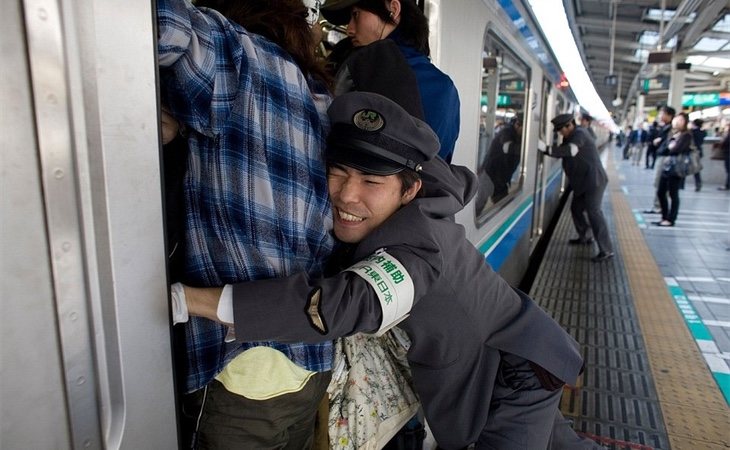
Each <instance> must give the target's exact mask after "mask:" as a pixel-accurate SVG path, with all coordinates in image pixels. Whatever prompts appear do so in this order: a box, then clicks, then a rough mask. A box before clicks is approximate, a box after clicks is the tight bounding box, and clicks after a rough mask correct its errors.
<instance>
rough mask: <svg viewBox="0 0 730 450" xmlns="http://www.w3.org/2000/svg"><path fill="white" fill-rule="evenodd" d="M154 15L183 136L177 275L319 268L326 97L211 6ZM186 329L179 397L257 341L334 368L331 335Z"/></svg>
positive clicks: (212, 277) (210, 280)
mask: <svg viewBox="0 0 730 450" xmlns="http://www.w3.org/2000/svg"><path fill="white" fill-rule="evenodd" d="M157 20H158V26H159V31H158V32H159V42H158V51H159V61H160V66H161V84H162V100H163V103H164V104H165V105H166V106H167V107H168V108H169V109H170V110H171V112H172V114H173V115H174V116H175V117H176V118H177V119H178V120H179V121H180V122H182V123H183V124H185V126H186V127H187V128H188V130H189V131H190V134H189V139H188V142H189V146H190V153H189V157H188V171H187V173H186V175H185V181H184V195H185V208H186V219H185V222H186V223H185V234H186V236H185V246H186V254H185V271H184V272H185V273H184V274H183V279H184V281H185V282H186V283H187V284H190V285H193V286H222V285H224V284H231V283H237V282H242V281H247V280H254V279H262V278H272V277H282V276H286V275H288V274H291V273H294V272H298V271H306V272H308V273H309V274H311V275H312V276H317V275H320V274H321V272H322V269H323V264H324V261H325V258H326V257H328V256H329V254H330V253H331V251H332V248H333V245H334V240H333V237H332V233H331V230H332V216H331V214H332V213H331V209H330V204H329V198H328V194H327V179H326V172H325V166H324V163H323V160H324V157H323V152H324V148H325V138H326V135H327V132H328V131H329V130H328V128H329V121H328V119H327V116H326V108H327V106H328V105H329V102H330V100H331V98H330V96H329V95H328V94H326V91H325V90H324V89H322V88H321V87H317V85H316V84H315V83H314V82H313V81H311V80H308V79H307V78H305V76H304V75H303V74H302V72H301V71H300V70H299V68H298V67H297V65H296V64H295V63H294V61H293V60H292V58H291V57H290V56H289V55H288V54H287V53H286V52H285V51H284V50H282V49H281V48H280V47H278V46H277V45H275V44H273V43H272V42H270V41H268V40H267V39H265V38H263V37H261V36H259V35H256V34H252V33H249V32H247V31H246V30H245V29H243V28H242V27H240V26H238V25H236V24H234V23H231V22H229V21H228V20H226V19H225V18H224V17H223V16H222V15H220V14H219V13H217V12H216V11H213V10H208V9H204V8H201V9H196V8H195V7H193V6H192V5H190V4H189V3H188V2H187V1H183V0H158V2H157ZM185 326H186V327H187V330H186V335H187V347H188V353H187V358H188V376H187V386H186V391H187V392H191V391H194V390H197V389H199V388H201V387H203V386H205V385H206V384H207V383H208V382H209V381H210V380H211V379H213V377H214V376H215V375H216V374H218V372H220V371H221V370H222V368H223V367H224V366H225V364H226V363H227V362H228V361H230V360H231V359H232V358H233V357H234V356H236V355H237V354H239V353H240V352H242V351H243V350H246V349H248V348H251V347H254V346H259V345H266V346H269V347H273V348H276V349H278V350H280V351H282V352H283V353H284V354H286V355H287V356H288V357H289V358H290V359H291V360H292V361H294V362H295V363H296V364H298V365H300V366H302V367H304V368H306V369H309V370H312V371H323V370H329V369H330V368H331V366H332V344H331V343H330V342H328V343H324V344H317V345H309V344H280V343H275V342H256V343H246V344H243V345H241V344H240V343H231V344H226V343H225V342H224V337H225V334H226V331H227V329H226V328H225V327H223V326H220V325H218V324H216V323H214V322H212V321H209V320H206V319H201V318H191V320H190V322H188V324H186V325H185Z"/></svg>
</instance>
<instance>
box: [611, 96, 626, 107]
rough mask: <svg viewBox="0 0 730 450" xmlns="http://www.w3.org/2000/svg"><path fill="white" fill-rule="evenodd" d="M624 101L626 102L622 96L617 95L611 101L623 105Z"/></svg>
mask: <svg viewBox="0 0 730 450" xmlns="http://www.w3.org/2000/svg"><path fill="white" fill-rule="evenodd" d="M623 103H624V101H623V100H622V99H621V97H616V98H614V99H613V101H612V102H611V104H612V105H613V106H621V105H622V104H623Z"/></svg>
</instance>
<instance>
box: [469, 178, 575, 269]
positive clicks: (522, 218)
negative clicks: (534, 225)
mask: <svg viewBox="0 0 730 450" xmlns="http://www.w3.org/2000/svg"><path fill="white" fill-rule="evenodd" d="M560 173H561V171H560V170H556V171H555V172H554V173H553V174H552V175H551V179H550V181H548V185H547V188H546V192H547V196H548V197H550V196H551V195H552V194H553V192H555V190H557V189H559V188H560V179H561V178H560V176H559V175H560ZM533 204H534V202H533V199H532V197H531V198H529V199H527V200H525V201H524V202H523V203H522V204H521V205H520V206H519V207H518V208H517V210H516V211H515V212H514V213H512V214H511V215H510V216H509V218H508V219H507V220H506V221H505V223H503V224H502V225H501V226H500V227H499V228H498V229H497V231H495V232H494V233H492V235H491V236H489V238H488V239H487V241H486V242H485V243H484V244H482V245H481V246H480V247H479V251H480V252H482V254H484V255H485V258H486V260H487V262H488V263H489V265H490V266H492V269H494V271H495V272H498V271H499V269H500V268H501V267H502V264H504V262H505V261H506V260H507V258H508V257H509V255H510V254H512V252H513V251H514V248H515V246H516V245H517V243H518V242H519V241H520V239H522V238H523V237H524V235H525V233H527V232H529V230H530V223H531V220H532V207H533Z"/></svg>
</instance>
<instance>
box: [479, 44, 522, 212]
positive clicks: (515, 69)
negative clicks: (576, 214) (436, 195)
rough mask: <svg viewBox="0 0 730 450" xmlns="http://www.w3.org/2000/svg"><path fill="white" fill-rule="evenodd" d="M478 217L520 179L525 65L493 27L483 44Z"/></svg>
mask: <svg viewBox="0 0 730 450" xmlns="http://www.w3.org/2000/svg"><path fill="white" fill-rule="evenodd" d="M481 69H482V90H481V98H480V114H479V148H478V158H479V159H478V166H477V175H478V176H479V192H478V193H477V198H476V200H475V206H476V209H475V211H476V221H477V223H478V224H482V223H484V222H486V220H487V219H488V218H489V217H490V216H491V215H492V214H494V213H495V212H497V211H499V210H500V209H501V208H502V207H503V206H504V205H506V204H507V203H509V202H510V201H511V200H512V199H513V198H514V197H515V196H516V194H517V193H518V192H519V191H520V190H521V189H522V184H523V182H524V175H523V169H524V165H525V164H524V160H525V158H524V144H523V143H524V139H523V138H522V136H523V126H522V124H523V123H524V120H525V105H526V100H527V92H528V88H529V80H530V77H529V68H528V66H527V64H525V63H524V62H523V61H522V60H520V59H519V58H518V57H517V56H516V55H515V54H514V53H512V51H510V50H509V48H508V47H507V46H506V45H505V44H504V43H503V42H502V41H500V40H499V38H497V36H496V35H494V34H493V33H492V32H491V31H487V33H486V34H485V37H484V47H483V50H482V68H481Z"/></svg>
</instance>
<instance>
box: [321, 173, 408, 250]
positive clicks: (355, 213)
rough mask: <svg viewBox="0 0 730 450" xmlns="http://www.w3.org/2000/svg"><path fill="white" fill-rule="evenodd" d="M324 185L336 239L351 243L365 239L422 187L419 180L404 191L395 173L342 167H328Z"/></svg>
mask: <svg viewBox="0 0 730 450" xmlns="http://www.w3.org/2000/svg"><path fill="white" fill-rule="evenodd" d="M327 182H328V187H329V194H330V199H331V200H332V208H333V212H334V231H335V236H337V239H339V240H340V241H342V242H346V243H351V244H354V243H357V242H360V241H362V240H363V239H365V237H366V236H367V235H368V234H370V232H372V231H373V230H374V229H376V228H377V227H379V226H380V225H382V224H383V222H385V221H386V220H387V219H388V217H390V216H391V215H393V213H395V212H396V211H397V210H398V209H399V208H400V207H401V206H403V205H405V204H407V203H409V202H410V201H411V200H413V198H414V197H415V196H416V193H417V192H418V190H419V189H420V188H421V181H420V180H419V181H417V182H416V183H415V184H414V185H413V186H411V188H409V189H408V190H406V192H403V184H402V181H401V179H400V177H399V176H398V175H397V174H396V175H385V176H383V175H372V174H367V173H364V172H361V171H359V170H357V169H354V168H352V167H349V166H345V165H341V164H331V165H330V166H329V168H328V175H327Z"/></svg>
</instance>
